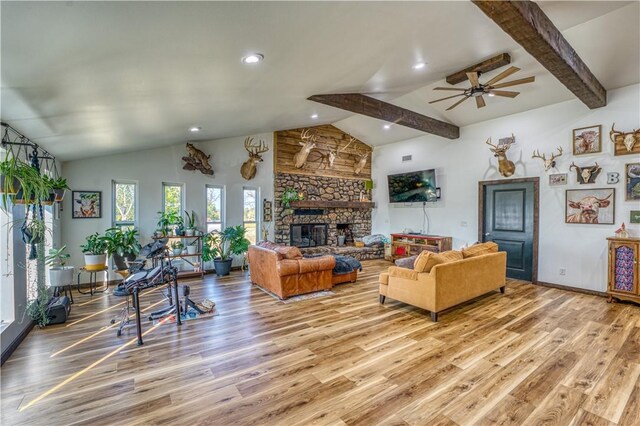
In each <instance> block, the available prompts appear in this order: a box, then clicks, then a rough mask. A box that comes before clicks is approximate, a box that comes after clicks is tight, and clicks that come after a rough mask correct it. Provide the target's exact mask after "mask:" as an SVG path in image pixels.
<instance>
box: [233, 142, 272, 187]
mask: <svg viewBox="0 0 640 426" xmlns="http://www.w3.org/2000/svg"><path fill="white" fill-rule="evenodd" d="M244 149H246V150H247V152H248V153H249V159H248V160H247V161H245V162H244V163H242V167H240V174H241V175H242V177H243V178H245V179H246V180H251V179H253V178H254V177H255V176H256V170H257V167H258V163H260V162H261V161H262V156H261V155H260V154H262V153H263V152H267V151H269V147H268V146H267V144H266V143H265V142H264V141H263V140H261V141H260V143H259V144H258V145H254V144H253V138H252V137H247V138H246V139H245V140H244Z"/></svg>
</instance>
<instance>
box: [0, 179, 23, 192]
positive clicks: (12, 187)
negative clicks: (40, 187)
mask: <svg viewBox="0 0 640 426" xmlns="http://www.w3.org/2000/svg"><path fill="white" fill-rule="evenodd" d="M5 181H6V176H5V175H2V176H0V194H7V195H15V194H17V193H18V191H19V190H20V187H21V186H20V181H19V180H18V179H16V178H13V181H12V182H7V183H5ZM5 188H6V191H5Z"/></svg>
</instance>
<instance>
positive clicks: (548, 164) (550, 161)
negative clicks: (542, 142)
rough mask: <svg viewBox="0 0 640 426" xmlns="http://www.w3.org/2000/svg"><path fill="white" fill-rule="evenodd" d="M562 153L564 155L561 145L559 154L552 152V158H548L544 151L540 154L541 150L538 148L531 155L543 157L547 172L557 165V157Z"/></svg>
mask: <svg viewBox="0 0 640 426" xmlns="http://www.w3.org/2000/svg"><path fill="white" fill-rule="evenodd" d="M561 155H562V147H561V146H559V147H558V155H556V154H553V153H552V154H551V158H549V159H548V160H547V157H546V155H545V154H544V153H543V154H542V155H540V151H538V150H537V149H536V150H535V151H533V155H532V156H531V158H539V159H541V160H542V162H543V163H544V171H545V172H547V171H549V169H552V168H553V167H555V166H556V158H558V157H560V156H561Z"/></svg>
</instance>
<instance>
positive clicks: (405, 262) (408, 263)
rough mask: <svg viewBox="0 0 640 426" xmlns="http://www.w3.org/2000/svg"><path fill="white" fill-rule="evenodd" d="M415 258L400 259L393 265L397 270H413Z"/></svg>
mask: <svg viewBox="0 0 640 426" xmlns="http://www.w3.org/2000/svg"><path fill="white" fill-rule="evenodd" d="M417 258H418V255H415V256H409V257H402V258H400V259H397V260H396V261H395V264H396V266H397V267H399V268H406V269H414V266H415V265H414V263H415V261H416V259H417Z"/></svg>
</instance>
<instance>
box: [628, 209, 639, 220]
mask: <svg viewBox="0 0 640 426" xmlns="http://www.w3.org/2000/svg"><path fill="white" fill-rule="evenodd" d="M629 223H640V210H631V213H629Z"/></svg>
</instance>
